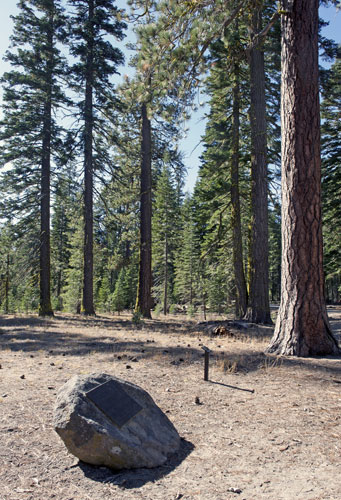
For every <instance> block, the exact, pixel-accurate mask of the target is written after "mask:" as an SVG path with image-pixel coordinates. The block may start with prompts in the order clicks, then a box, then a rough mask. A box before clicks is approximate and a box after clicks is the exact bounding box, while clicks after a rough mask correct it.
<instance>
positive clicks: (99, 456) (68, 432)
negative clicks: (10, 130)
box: [54, 373, 180, 469]
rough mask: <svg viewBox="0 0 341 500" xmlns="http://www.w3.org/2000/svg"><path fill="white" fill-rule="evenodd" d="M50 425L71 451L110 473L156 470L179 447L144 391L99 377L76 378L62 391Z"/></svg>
mask: <svg viewBox="0 0 341 500" xmlns="http://www.w3.org/2000/svg"><path fill="white" fill-rule="evenodd" d="M54 427H55V430H56V432H57V433H58V434H59V436H60V437H61V438H62V440H63V441H64V443H65V445H66V447H67V449H68V450H69V452H70V453H72V454H73V455H75V456H76V457H78V458H79V459H80V460H82V461H84V462H87V463H90V464H93V465H103V466H106V467H110V468H112V469H126V468H138V467H157V466H159V465H162V464H163V463H165V462H166V460H167V458H168V457H169V456H170V455H171V454H173V453H175V452H176V451H177V450H178V449H179V446H180V436H179V434H178V433H177V431H176V429H175V427H174V426H173V424H172V423H171V422H170V420H169V419H168V418H167V417H166V415H165V414H164V413H163V412H162V411H161V410H160V408H159V407H158V406H157V405H156V404H155V403H154V401H153V399H152V398H151V396H150V395H149V394H148V393H147V392H146V391H144V390H143V389H141V388H140V387H138V386H136V385H134V384H131V383H129V382H125V381H123V380H120V379H118V378H116V377H112V376H111V375H107V374H103V373H94V374H90V375H83V376H75V377H73V378H72V379H70V380H69V381H68V382H67V383H66V384H65V385H63V386H62V387H61V389H60V390H59V392H58V395H57V402H56V407H55V412H54Z"/></svg>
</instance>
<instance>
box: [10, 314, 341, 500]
mask: <svg viewBox="0 0 341 500" xmlns="http://www.w3.org/2000/svg"><path fill="white" fill-rule="evenodd" d="M329 316H330V320H331V324H332V328H333V330H334V332H335V334H336V335H338V337H339V339H340V336H341V335H340V334H341V308H340V307H331V308H329ZM196 321H197V320H195V319H188V318H186V317H185V316H180V315H179V316H170V317H168V316H167V317H166V318H164V317H161V318H158V319H154V320H151V321H144V322H143V323H141V324H140V325H135V324H134V323H133V322H132V321H131V320H130V316H129V315H121V316H109V315H99V316H96V317H94V318H83V317H79V316H72V315H66V314H63V315H60V314H57V315H56V316H55V317H54V318H51V319H41V318H37V317H35V316H30V315H24V316H18V315H16V316H3V317H1V318H0V349H1V359H0V364H1V367H0V499H1V500H22V499H25V500H31V499H32V500H43V499H44V500H48V499H57V500H87V499H90V500H95V499H96V500H106V499H116V500H121V499H122V500H125V499H140V498H141V499H142V498H143V499H148V500H157V499H163V500H171V499H172V500H176V499H178V500H179V499H207V500H218V499H219V500H226V499H236V498H238V499H245V500H257V499H271V500H280V499H287V500H291V499H296V498H297V499H305V500H327V499H333V500H339V499H340V498H341V480H340V473H341V465H340V464H341V459H340V446H341V445H340V435H341V412H340V410H341V358H323V359H322V358H304V359H294V358H289V357H281V358H276V357H273V356H267V355H264V354H263V350H264V348H265V347H266V345H267V343H268V341H269V338H270V336H271V334H272V328H270V327H262V328H258V327H257V326H249V327H248V328H241V329H238V328H237V327H236V328H232V327H231V328H230V329H229V331H228V332H227V333H226V332H225V335H224V336H217V337H216V336H209V335H206V334H204V333H203V332H202V331H201V327H200V325H197V324H196ZM203 345H205V346H207V347H209V348H210V349H211V350H212V351H213V352H212V354H211V360H210V372H209V381H208V382H205V381H204V380H203V350H202V346H203ZM98 371H102V372H106V373H110V374H112V375H115V376H118V377H120V378H123V379H125V380H129V381H131V382H133V383H135V384H138V385H140V386H141V387H143V388H144V389H146V390H147V391H148V392H149V393H150V394H151V396H152V397H153V398H154V400H155V402H156V403H157V404H158V405H159V406H160V407H161V409H162V410H163V411H165V412H166V413H167V415H168V417H169V418H170V419H171V420H172V422H173V423H174V425H175V427H176V428H177V430H178V432H179V433H180V435H181V436H182V438H183V439H182V446H181V450H180V453H178V454H177V455H176V456H174V457H172V458H171V459H170V460H169V461H168V463H167V464H166V465H164V466H162V467H159V468H156V469H139V470H130V471H120V472H114V471H112V470H109V469H107V468H102V467H93V466H90V465H87V464H84V463H81V462H79V461H78V460H77V459H76V458H75V457H73V456H72V455H70V454H69V453H68V451H67V449H66V448H65V446H64V444H63V442H62V441H61V440H60V438H59V437H58V436H57V434H56V433H55V431H54V429H53V407H54V404H55V399H56V393H57V390H58V389H59V387H61V385H62V384H64V383H65V382H66V381H67V380H68V379H69V378H70V377H72V376H74V375H76V374H83V373H90V372H98Z"/></svg>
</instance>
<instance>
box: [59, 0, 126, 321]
mask: <svg viewBox="0 0 341 500" xmlns="http://www.w3.org/2000/svg"><path fill="white" fill-rule="evenodd" d="M69 3H70V5H71V6H72V7H74V12H73V15H72V16H71V19H70V33H71V44H70V50H71V54H72V55H73V56H74V57H75V58H76V59H77V62H76V63H75V64H74V66H73V68H72V74H73V77H74V80H75V85H74V88H75V90H78V92H79V93H80V92H82V93H83V99H82V100H81V102H80V103H79V107H80V114H81V118H82V121H83V127H82V146H83V154H84V203H83V205H84V259H83V260H84V272H83V295H82V312H83V313H84V314H94V313H95V309H94V300H93V293H94V290H93V192H94V171H95V169H96V167H97V168H98V169H101V168H103V162H104V164H105V163H106V161H105V160H106V158H105V157H103V154H104V148H103V143H102V141H101V136H100V135H99V134H103V129H104V133H107V132H105V120H104V119H103V116H105V114H106V113H107V112H108V113H110V107H112V105H113V103H114V97H113V85H112V84H111V82H110V76H111V75H113V74H114V73H116V72H117V69H116V68H117V65H119V64H121V63H123V60H124V58H123V54H122V52H121V51H120V50H119V49H118V48H115V47H113V46H112V44H111V42H110V41H108V39H107V38H106V37H108V36H111V37H113V38H115V39H116V40H122V38H123V36H124V34H123V30H124V29H125V27H126V25H125V23H123V22H122V21H121V20H120V18H121V15H120V14H119V12H118V9H117V7H115V5H114V0H69ZM100 114H101V116H100ZM96 146H97V149H96ZM101 153H102V154H101Z"/></svg>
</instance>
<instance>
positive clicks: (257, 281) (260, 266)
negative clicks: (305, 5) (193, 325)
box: [245, 7, 272, 324]
mask: <svg viewBox="0 0 341 500" xmlns="http://www.w3.org/2000/svg"><path fill="white" fill-rule="evenodd" d="M261 29H262V18H261V7H258V8H255V9H254V11H253V14H252V22H251V30H250V31H251V41H252V40H253V38H254V36H255V35H256V34H257V33H259V32H260V31H261ZM251 43H252V42H251ZM250 82H251V105H250V125H251V235H250V253H249V265H250V269H249V279H250V282H249V304H248V310H247V312H246V315H245V318H246V319H247V320H248V321H252V322H253V323H266V324H271V323H272V321H271V315H270V303H269V246H268V238H269V236H268V181H267V158H266V156H267V138H266V137H267V136H266V104H265V69H264V52H263V50H262V45H261V44H259V45H257V46H256V47H254V48H252V49H251V51H250Z"/></svg>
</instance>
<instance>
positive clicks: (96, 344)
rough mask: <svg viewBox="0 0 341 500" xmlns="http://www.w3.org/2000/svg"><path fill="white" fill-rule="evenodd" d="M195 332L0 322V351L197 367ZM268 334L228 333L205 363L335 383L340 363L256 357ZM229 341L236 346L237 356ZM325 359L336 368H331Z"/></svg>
mask: <svg viewBox="0 0 341 500" xmlns="http://www.w3.org/2000/svg"><path fill="white" fill-rule="evenodd" d="M331 312H332V311H331ZM331 320H332V321H331V323H332V326H333V330H334V333H335V334H336V336H337V337H338V338H339V340H340V318H338V317H335V318H331ZM197 326H198V325H195V324H194V323H193V322H192V323H191V322H186V321H182V322H181V321H180V320H179V321H178V320H174V319H173V320H171V321H166V320H159V319H156V320H147V321H145V322H143V323H142V324H140V325H135V324H134V323H133V322H132V321H131V320H128V319H124V318H123V317H122V319H116V318H115V319H111V318H107V317H104V316H95V317H91V318H89V317H82V316H80V317H75V316H71V315H70V316H69V315H59V314H58V315H56V316H55V317H53V318H46V319H45V318H39V317H36V316H33V315H32V316H2V317H0V350H4V351H5V350H11V351H13V352H19V351H21V352H24V353H28V354H29V355H31V356H32V355H33V353H34V352H37V351H43V352H45V353H46V354H47V355H48V356H67V357H72V356H80V357H81V356H85V355H89V354H92V353H101V354H106V355H109V356H112V358H111V360H112V361H114V362H120V363H129V365H130V367H133V366H134V365H133V363H134V364H135V363H138V361H140V360H148V359H150V360H153V359H154V360H155V361H156V362H159V363H166V364H167V363H169V364H171V365H174V366H175V367H176V368H178V369H181V367H182V366H185V365H186V364H192V363H196V362H200V363H201V362H202V357H203V351H202V348H201V347H202V344H204V343H205V342H206V340H207V339H208V338H209V336H208V335H205V333H203V332H200V331H197ZM68 327H70V329H68ZM73 327H76V328H78V329H80V330H81V333H79V332H77V331H74V329H73ZM88 328H92V331H91V334H90V331H89V334H87V330H88ZM96 330H97V331H96ZM115 331H116V332H117V331H121V332H122V331H124V332H125V333H126V335H125V336H124V337H123V338H122V337H120V338H117V336H115ZM272 331H273V330H272V329H271V328H269V327H260V326H257V325H250V326H248V327H247V328H245V329H243V330H240V329H239V330H234V334H233V336H232V337H231V338H226V337H224V338H222V339H221V341H222V342H221V344H223V346H220V348H219V349H217V350H215V351H214V352H212V354H211V363H212V364H213V363H216V364H217V365H218V366H219V368H220V369H221V371H223V372H225V373H226V372H231V373H233V372H240V373H250V372H254V371H257V370H261V369H264V370H268V369H272V368H274V367H281V366H284V367H292V368H293V367H297V368H300V369H309V370H310V371H311V370H314V371H316V372H320V374H321V372H322V373H323V374H324V375H325V374H326V372H328V373H329V374H330V376H335V377H341V363H339V362H337V361H338V360H341V357H333V358H328V357H326V358H289V357H276V356H272V355H267V354H264V353H263V352H262V349H263V348H264V340H265V341H267V339H268V338H269V337H270V336H271V334H272ZM155 333H158V334H162V335H167V336H173V337H174V336H176V337H177V339H179V344H178V345H176V346H175V345H172V346H167V347H165V346H160V345H157V343H156V342H155V341H154V339H153V334H155ZM142 334H143V335H142ZM146 334H147V335H146ZM146 336H147V338H146ZM142 337H144V338H142ZM216 340H217V344H219V342H220V338H219V337H216ZM254 340H256V341H258V340H260V341H262V340H263V343H260V344H259V346H257V344H256V345H255V344H253V346H252V347H250V342H251V343H253V341H254ZM235 341H237V342H239V348H238V350H237V351H236V349H235V345H234V342H235ZM241 346H242V347H241ZM331 359H332V360H334V361H336V363H335V362H333V363H331V362H330V360H331Z"/></svg>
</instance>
